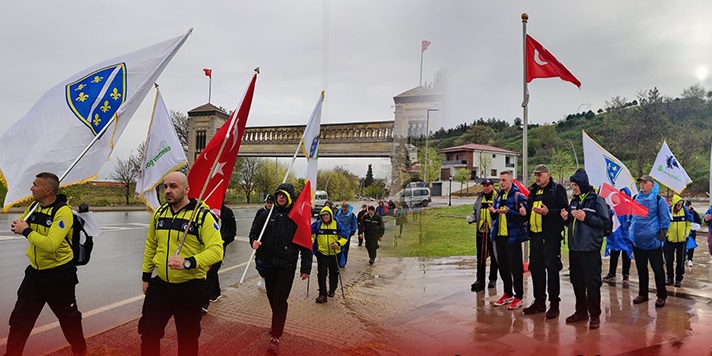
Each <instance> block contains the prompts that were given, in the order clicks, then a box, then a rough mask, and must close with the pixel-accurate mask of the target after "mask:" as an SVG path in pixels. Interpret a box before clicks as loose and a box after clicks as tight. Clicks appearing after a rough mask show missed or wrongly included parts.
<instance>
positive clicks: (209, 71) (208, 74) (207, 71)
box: [203, 68, 213, 78]
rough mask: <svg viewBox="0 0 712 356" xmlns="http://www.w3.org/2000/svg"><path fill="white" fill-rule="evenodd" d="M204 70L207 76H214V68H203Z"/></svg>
mask: <svg viewBox="0 0 712 356" xmlns="http://www.w3.org/2000/svg"><path fill="white" fill-rule="evenodd" d="M203 72H204V73H205V76H207V77H210V78H212V77H213V70H212V69H209V68H203Z"/></svg>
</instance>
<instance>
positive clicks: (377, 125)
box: [242, 121, 394, 144]
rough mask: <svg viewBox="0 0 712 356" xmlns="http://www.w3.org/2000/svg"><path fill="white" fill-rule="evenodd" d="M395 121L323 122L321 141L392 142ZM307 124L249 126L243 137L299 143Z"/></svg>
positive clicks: (263, 141) (253, 140)
mask: <svg viewBox="0 0 712 356" xmlns="http://www.w3.org/2000/svg"><path fill="white" fill-rule="evenodd" d="M393 125H394V122H393V121H376V122H361V123H350V124H322V125H321V142H324V143H337V142H344V143H346V142H392V141H393ZM305 127H306V125H299V126H266V127H247V128H245V134H244V135H243V137H242V142H243V143H245V144H270V143H272V144H289V143H297V142H299V140H300V139H301V137H302V134H303V133H304V129H305Z"/></svg>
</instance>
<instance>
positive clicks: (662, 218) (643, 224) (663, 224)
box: [628, 183, 670, 250]
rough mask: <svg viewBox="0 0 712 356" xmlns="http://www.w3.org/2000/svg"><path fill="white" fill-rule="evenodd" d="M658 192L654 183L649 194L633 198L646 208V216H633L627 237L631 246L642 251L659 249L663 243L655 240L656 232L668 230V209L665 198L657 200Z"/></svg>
mask: <svg viewBox="0 0 712 356" xmlns="http://www.w3.org/2000/svg"><path fill="white" fill-rule="evenodd" d="M659 190H660V187H659V186H658V183H655V186H654V187H653V190H652V191H651V192H650V193H648V194H643V193H642V192H639V193H638V195H637V196H636V197H635V201H637V202H638V203H640V204H642V205H643V206H645V207H646V208H648V215H647V216H645V217H642V216H633V217H632V218H631V221H630V229H629V230H628V235H629V236H630V240H631V241H633V246H635V247H637V248H639V249H642V250H654V249H656V248H660V247H661V246H662V245H663V242H662V241H660V240H658V238H657V236H658V231H660V229H668V228H670V207H669V206H668V205H667V202H666V201H665V198H663V197H660V198H658V191H659Z"/></svg>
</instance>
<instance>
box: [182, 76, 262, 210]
mask: <svg viewBox="0 0 712 356" xmlns="http://www.w3.org/2000/svg"><path fill="white" fill-rule="evenodd" d="M256 81H257V74H255V75H254V76H253V77H252V81H251V82H250V85H249V86H248V87H247V91H246V92H245V96H244V98H243V99H242V103H241V104H240V106H239V108H238V110H235V111H234V112H233V113H232V115H230V119H228V121H226V122H225V123H224V124H223V125H222V127H220V129H219V130H218V132H217V133H216V134H215V136H213V138H212V139H210V142H208V144H207V146H205V148H204V149H203V151H202V152H201V153H200V155H199V156H198V158H196V159H195V162H194V163H193V166H192V167H191V168H190V172H189V173H188V186H190V188H191V189H190V190H189V191H188V197H189V198H196V199H197V198H198V196H199V195H200V191H201V189H202V188H203V186H204V185H205V182H206V181H207V180H209V183H208V187H207V190H206V191H205V196H204V197H203V201H204V202H205V203H206V204H207V205H208V206H209V207H210V210H211V211H212V212H213V213H215V215H217V216H218V217H220V208H221V207H222V203H223V200H224V199H225V193H226V192H227V186H228V184H229V183H230V177H231V176H232V170H233V168H234V167H235V161H236V160H237V153H238V151H239V150H240V144H241V143H242V134H243V133H244V132H245V125H247V116H248V115H249V114H250V107H251V105H252V96H253V95H254V92H255V82H256ZM228 134H229V136H228ZM226 138H227V139H228V142H227V144H226V146H225V149H224V150H223V151H222V154H221V155H220V157H218V153H219V152H220V147H221V146H222V143H223V141H225V139H226ZM216 160H217V162H218V163H217V167H216V168H215V171H214V172H213V174H212V176H210V177H208V175H209V174H210V173H211V172H210V170H211V168H212V166H213V162H215V161H216Z"/></svg>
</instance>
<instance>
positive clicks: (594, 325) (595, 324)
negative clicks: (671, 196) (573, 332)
mask: <svg viewBox="0 0 712 356" xmlns="http://www.w3.org/2000/svg"><path fill="white" fill-rule="evenodd" d="M600 327H601V318H599V317H595V318H591V321H589V322H588V328H589V329H598V328H600Z"/></svg>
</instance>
